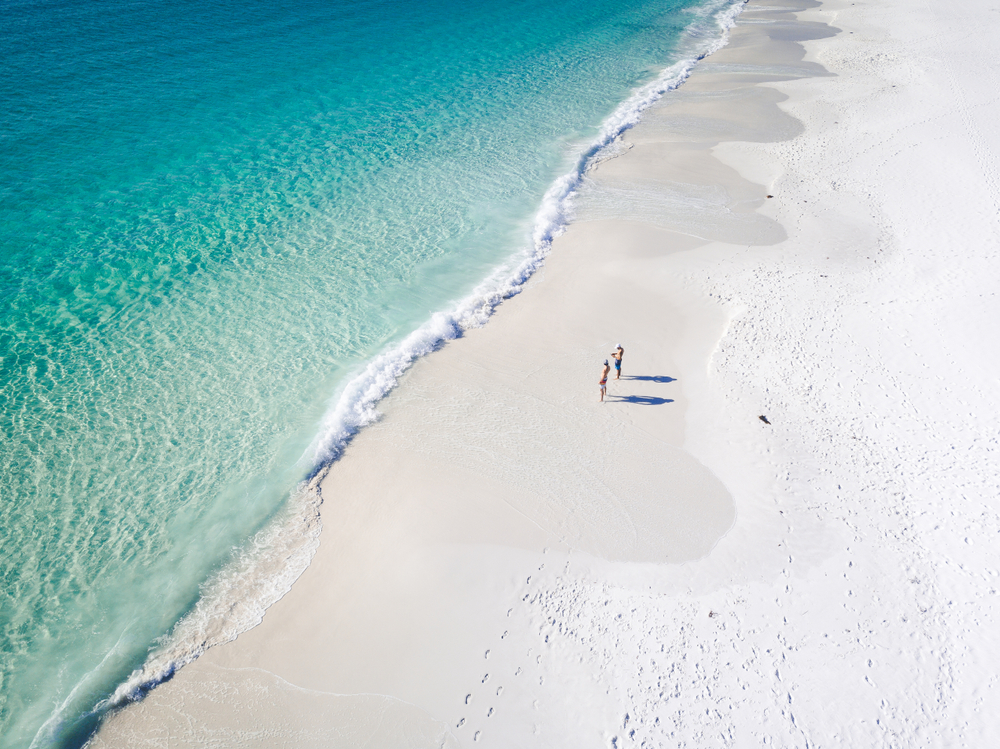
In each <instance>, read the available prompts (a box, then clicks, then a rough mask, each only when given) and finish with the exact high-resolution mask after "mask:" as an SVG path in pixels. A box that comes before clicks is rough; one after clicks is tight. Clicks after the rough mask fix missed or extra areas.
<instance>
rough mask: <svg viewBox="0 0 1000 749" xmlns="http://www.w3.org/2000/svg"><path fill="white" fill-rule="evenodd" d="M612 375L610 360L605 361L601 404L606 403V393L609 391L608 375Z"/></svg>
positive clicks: (602, 372)
mask: <svg viewBox="0 0 1000 749" xmlns="http://www.w3.org/2000/svg"><path fill="white" fill-rule="evenodd" d="M609 374H611V365H610V364H608V360H607V359H605V360H604V369H602V370H601V381H600V383H599V384H600V386H601V403H604V393H605V392H606V391H607V389H608V375H609Z"/></svg>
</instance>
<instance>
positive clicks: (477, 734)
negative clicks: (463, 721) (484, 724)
mask: <svg viewBox="0 0 1000 749" xmlns="http://www.w3.org/2000/svg"><path fill="white" fill-rule="evenodd" d="M481 733H482V731H476V734H475V736H473V737H472V740H473V741H479V735H480V734H481Z"/></svg>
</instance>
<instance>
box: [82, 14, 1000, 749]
mask: <svg viewBox="0 0 1000 749" xmlns="http://www.w3.org/2000/svg"><path fill="white" fill-rule="evenodd" d="M768 6H778V8H784V9H786V10H779V9H778V8H775V9H774V10H768V9H767V8H768ZM790 6H796V7H797V8H798V9H799V10H795V11H790V10H787V9H788V8H789V7H790ZM903 8H904V6H903V5H902V3H901V2H897V1H895V0H894V1H892V2H882V3H879V4H877V5H871V6H863V7H861V8H858V7H856V6H854V5H851V4H848V3H846V2H834V1H831V0H826V1H825V2H823V4H822V6H820V4H819V3H816V2H801V3H753V4H751V5H749V6H747V7H746V9H745V11H744V14H743V16H741V18H740V21H739V22H738V23H737V26H736V27H735V28H734V30H733V32H732V35H731V38H730V43H729V45H728V46H727V47H726V48H724V49H723V50H721V51H720V52H718V53H716V55H715V56H713V57H712V58H710V59H709V60H708V61H706V62H703V63H702V64H701V65H699V66H698V68H697V69H696V70H695V72H694V73H693V74H692V76H691V77H690V78H689V79H688V80H687V82H686V83H685V85H684V87H682V88H681V89H680V90H678V91H676V92H673V94H672V95H671V96H670V97H668V99H664V100H661V101H660V102H659V104H658V105H657V106H655V107H654V108H652V109H651V110H649V112H648V114H647V116H646V117H645V118H644V119H643V121H642V122H641V123H640V124H639V125H638V126H636V127H635V128H634V129H632V130H630V131H629V132H628V133H627V134H626V136H625V139H624V144H623V149H624V151H625V152H624V153H623V154H621V155H620V156H619V157H618V158H614V159H610V160H607V161H602V162H601V163H600V164H599V165H598V166H597V168H596V169H595V170H593V171H592V172H589V173H588V174H587V175H586V177H585V179H586V182H587V184H586V186H585V189H584V191H583V193H582V194H581V196H580V198H579V199H578V204H577V215H576V217H575V220H574V221H573V223H572V224H571V225H570V227H569V229H568V231H567V232H566V233H565V234H564V235H563V236H561V237H559V238H558V239H557V240H556V244H555V248H554V250H553V252H552V254H551V255H550V256H549V258H548V259H547V261H546V264H545V265H544V266H543V267H542V269H541V270H540V271H539V272H538V273H537V274H536V276H535V277H534V278H533V279H532V280H531V281H530V282H529V283H528V285H527V287H526V288H525V289H524V290H523V291H522V293H521V294H520V295H519V298H518V300H517V301H514V302H512V303H511V304H508V305H503V306H502V307H501V308H500V309H499V310H498V312H497V314H496V315H495V316H494V318H493V319H492V320H491V324H490V325H489V326H486V327H484V328H481V329H475V330H472V331H469V333H468V334H467V335H466V336H465V337H463V338H462V339H461V340H459V341H456V342H454V343H453V344H449V345H447V346H445V347H444V348H443V349H441V350H440V351H438V352H437V353H436V355H435V356H434V357H429V358H427V359H423V360H421V361H419V362H418V363H417V364H416V365H415V366H414V367H413V368H412V369H411V370H410V371H409V372H408V373H407V374H406V376H405V382H404V383H403V384H402V387H400V388H399V389H398V390H396V391H395V392H393V393H392V395H390V396H389V397H388V398H387V399H386V400H385V401H384V402H383V404H382V409H383V411H384V415H385V416H384V419H383V420H382V421H380V422H379V423H377V424H375V425H372V426H371V427H369V428H367V429H365V430H364V431H363V432H361V433H360V434H359V435H358V436H357V437H356V438H355V439H354V440H353V441H352V442H351V444H350V445H349V446H348V448H347V451H346V457H345V459H344V460H343V461H341V462H339V463H337V464H336V465H335V466H334V468H333V470H331V471H330V473H329V475H327V476H326V477H325V478H324V480H323V482H322V492H323V496H324V502H325V504H324V507H323V510H322V512H323V514H324V524H325V528H324V531H323V535H322V537H321V539H320V549H319V552H318V553H317V555H316V556H315V558H314V559H313V562H312V564H311V565H310V566H309V568H308V569H307V570H306V572H305V573H304V574H303V575H302V576H301V578H299V580H298V581H297V582H296V583H295V585H294V586H293V588H292V590H291V592H290V593H289V594H287V595H286V596H285V597H284V598H282V599H281V601H279V602H278V603H277V604H275V605H274V606H273V607H272V608H271V609H269V610H268V612H267V615H266V616H265V618H264V621H263V623H262V624H261V625H260V626H258V627H256V628H255V629H252V630H249V631H247V632H245V633H243V634H241V635H240V636H239V638H238V639H237V640H236V641H235V642H233V643H230V644H228V645H223V646H219V647H216V648H213V649H212V650H210V651H208V652H207V653H206V654H205V655H204V656H202V657H201V658H200V659H199V660H198V661H197V662H196V663H194V664H192V665H190V666H187V667H186V668H184V669H183V670H182V671H181V672H180V673H179V674H178V675H177V676H176V677H174V679H172V680H171V681H170V682H168V683H166V684H164V685H163V686H161V687H159V688H157V689H156V690H155V691H153V692H152V693H151V694H150V695H149V696H148V697H147V698H146V699H145V700H144V701H143V702H140V703H137V704H135V705H132V706H130V707H128V708H127V709H124V710H122V711H120V712H118V713H117V714H115V715H113V716H112V717H111V718H110V719H109V720H107V721H106V723H105V725H104V726H103V727H102V729H101V731H100V732H99V733H98V735H97V736H96V737H95V739H94V740H93V741H92V742H91V745H92V746H94V747H103V746H142V745H152V744H153V743H158V742H162V741H163V740H165V739H167V738H169V740H170V742H171V743H172V744H175V745H177V744H179V745H189V746H201V745H204V744H205V743H208V739H211V741H222V742H223V743H224V742H226V741H230V742H236V741H239V742H240V743H242V744H267V745H274V743H275V742H276V741H277V742H279V743H280V742H281V741H285V742H290V743H294V744H295V745H297V746H313V745H315V746H341V745H342V746H352V747H355V746H373V747H374V746H389V745H399V744H400V743H402V742H403V741H406V742H408V743H409V745H413V746H471V745H473V744H474V743H485V744H492V745H495V746H512V745H529V744H530V745H540V746H566V745H577V744H578V745H581V746H582V745H597V744H603V745H611V746H618V747H621V746H625V745H639V744H640V743H642V742H648V743H651V744H652V745H665V744H672V745H693V746H704V745H706V744H708V745H720V746H735V745H739V746H743V745H747V746H750V745H754V746H756V745H760V743H761V742H762V740H764V739H767V740H768V741H769V742H771V743H775V744H778V745H782V746H798V745H802V744H803V743H811V744H828V745H829V744H837V745H840V744H848V745H856V744H871V743H873V742H875V743H878V742H882V743H886V744H890V745H940V746H947V745H949V744H950V745H954V744H955V743H956V742H966V743H976V742H977V741H978V742H979V743H982V742H983V740H984V739H986V738H987V737H988V736H989V735H990V734H991V730H992V728H993V724H994V723H995V718H992V717H991V716H992V715H993V713H992V711H991V710H990V709H989V707H990V706H991V705H993V704H995V702H996V700H997V695H996V679H995V678H994V677H992V676H991V675H990V672H991V670H993V666H994V665H995V664H996V662H997V653H996V652H995V647H994V646H992V645H991V640H992V638H991V636H990V633H991V632H992V631H994V630H995V626H996V621H995V619H996V614H995V609H996V606H995V604H994V603H991V601H995V598H991V596H995V595H996V592H995V590H993V587H992V586H994V582H993V577H995V575H996V569H997V566H998V565H997V561H998V560H997V555H996V553H995V552H993V551H991V543H990V541H991V540H995V534H996V533H998V532H1000V517H998V516H997V514H996V512H995V510H991V509H990V503H989V497H995V496H996V493H997V489H998V487H997V486H996V484H997V479H996V476H997V475H998V472H997V471H996V470H995V469H996V466H997V459H996V457H995V455H996V448H997V446H998V445H997V436H996V431H995V429H993V428H991V426H990V422H989V419H990V414H992V413H994V412H995V406H996V405H997V403H996V402H997V400H1000V398H998V397H997V394H996V388H995V382H994V379H995V378H992V377H991V375H990V374H989V373H990V371H996V370H995V367H994V366H993V365H995V364H998V363H1000V362H997V361H996V359H997V358H998V356H1000V354H997V353H993V352H996V351H1000V347H992V348H990V347H988V346H983V345H982V342H981V338H980V336H981V335H985V334H983V333H981V332H980V330H975V331H974V332H970V331H968V330H966V328H967V327H968V323H967V322H966V321H968V320H973V321H979V322H980V325H979V326H975V327H976V328H982V327H983V326H986V325H988V321H989V320H990V319H992V315H993V314H994V313H995V312H996V311H998V310H997V307H998V306H1000V305H998V302H997V301H996V298H995V292H993V291H991V289H993V288H995V281H996V280H997V279H996V276H997V275H998V272H997V270H996V268H995V265H996V263H995V259H996V251H997V247H996V240H995V236H996V232H995V229H996V228H997V227H996V224H997V217H996V211H995V207H996V200H997V194H996V193H997V190H996V189H995V185H993V183H992V182H990V176H989V175H990V174H991V173H992V172H991V171H990V169H991V168H992V166H995V163H994V162H995V159H993V158H992V153H991V151H990V148H989V144H990V143H994V142H1000V139H998V138H997V137H996V136H997V135H1000V134H998V133H994V132H992V131H991V130H989V128H990V127H995V126H992V125H990V124H989V123H990V121H991V120H990V119H989V118H990V116H991V114H992V113H993V109H996V105H994V104H989V105H988V106H985V105H984V107H983V108H981V109H979V110H970V109H968V107H966V108H965V109H960V108H959V109H960V111H957V112H956V111H955V107H954V99H955V97H956V96H958V94H956V93H955V92H956V88H955V87H954V85H951V84H954V83H955V80H956V79H955V76H956V75H958V73H957V72H956V70H954V69H949V70H946V71H945V72H944V73H941V72H940V71H939V70H938V69H936V68H934V67H933V66H931V65H929V64H922V65H921V64H920V63H921V61H925V60H926V59H927V58H926V55H927V54H928V53H927V50H928V49H929V48H930V47H929V45H930V44H931V42H932V41H934V38H933V37H928V36H926V35H925V32H926V30H927V29H928V28H932V27H935V23H939V24H941V25H942V27H947V28H948V29H950V33H960V32H963V31H964V32H965V33H969V32H968V28H971V27H969V26H968V24H969V22H970V19H971V18H973V16H974V14H973V13H972V11H966V12H967V13H968V14H969V15H968V17H964V16H963V17H958V16H957V15H956V18H955V19H953V20H950V17H949V18H944V17H943V16H935V15H934V13H935V12H936V11H934V10H931V9H929V8H928V9H926V10H922V11H917V10H914V11H912V12H910V13H909V14H908V15H906V14H903V12H902V9H903ZM795 16H797V18H794V17H795ZM793 18H794V20H793ZM942 19H943V20H942ZM890 22H891V24H892V28H893V33H891V34H890V33H889V32H888V31H886V28H887V26H886V25H885V24H887V23H890ZM828 23H833V24H835V25H836V26H837V27H838V28H839V29H840V30H841V31H840V33H839V34H837V35H835V32H834V30H833V28H832V27H831V26H828V25H827V24H828ZM948 23H952V26H950V27H949V26H947V24H948ZM963 24H966V25H965V26H963ZM978 33H982V34H984V35H986V34H987V32H986V31H980V32H978ZM928 40H930V41H928ZM940 43H941V42H940V40H938V41H937V44H940ZM803 45H804V46H803ZM981 48H983V49H987V48H988V46H982V47H981ZM933 49H937V47H933ZM807 50H808V53H807V52H806V51H807ZM964 54H966V55H968V56H969V59H970V60H971V62H972V63H976V62H977V61H978V62H979V63H980V64H981V62H982V60H981V58H977V57H975V55H976V52H975V50H974V49H973V48H972V45H970V49H969V50H967V51H966V52H965V53H964ZM922 55H923V56H922ZM963 62H966V63H969V61H968V60H964V61H963ZM915 65H916V67H914V66H915ZM825 66H829V70H830V71H832V73H834V74H836V77H834V75H830V74H827V73H826V70H827V67H825ZM977 69H978V68H976V67H975V65H973V64H967V67H966V68H965V73H964V74H965V76H966V77H965V78H962V79H960V80H959V82H961V83H963V85H964V86H966V87H974V86H975V85H976V83H975V82H974V81H973V80H972V79H971V78H970V77H968V76H970V75H971V73H970V72H968V71H974V70H977ZM914 70H915V71H916V72H913V71H914ZM949 75H950V76H951V77H950V78H949V77H948V76H949ZM984 80H985V81H986V82H988V80H989V79H988V77H987V78H985V79H984ZM897 87H898V88H899V89H900V90H899V91H898V92H896V93H892V90H893V89H896V88H897ZM990 107H992V109H991V108H990ZM993 121H995V120H993ZM796 123H799V124H796ZM931 125H933V128H932V127H931ZM970 132H972V133H973V136H975V137H971V138H970V135H969V133H970ZM706 136H710V137H706ZM749 136H753V137H749ZM970 142H971V143H972V147H970V146H969V143H970ZM984 143H985V144H987V146H986V147H984V146H983V144H984ZM984 154H985V155H984ZM943 157H947V158H943ZM956 163H958V164H960V165H962V166H963V167H965V168H966V170H965V171H964V172H962V179H961V180H960V179H959V178H957V177H956V176H955V174H954V173H953V172H954V165H955V164H956ZM977 165H978V167H977ZM976 168H978V169H979V170H980V172H979V173H978V174H977V172H976V171H975V170H976ZM929 175H930V176H933V178H934V181H931V179H930V176H929ZM970 175H972V176H970ZM984 175H985V176H984ZM914 184H919V185H922V186H926V189H927V192H929V193H930V194H932V195H933V197H934V200H929V199H924V198H922V197H918V198H917V199H916V200H913V192H914V191H912V190H908V189H907V186H909V185H914ZM991 185H993V187H992V188H991ZM769 195H773V196H774V197H773V198H769V197H768V196H769ZM991 200H992V201H993V202H992V203H991V202H990V201H991ZM938 204H943V205H944V206H945V207H946V208H947V210H948V211H951V212H953V213H955V214H958V215H961V216H962V217H964V218H965V221H963V222H962V224H961V225H960V226H958V227H957V228H956V226H955V223H954V221H951V222H948V221H945V222H938V221H936V220H935V212H936V211H938V210H941V208H940V206H939V205H938ZM977 227H979V228H978V229H977ZM977 231H978V233H977ZM989 232H993V233H992V234H990V233H989ZM991 237H992V238H991ZM966 246H975V247H977V248H979V249H977V250H976V251H973V252H966V253H964V254H963V250H964V248H965V247H966ZM958 312H960V313H961V314H956V313H958ZM619 341H621V342H622V343H623V345H624V346H625V351H626V357H625V364H624V367H623V371H624V373H625V374H624V376H625V378H626V379H625V380H623V381H622V382H619V383H615V382H614V381H612V387H611V388H610V394H611V397H612V399H611V401H610V402H608V403H605V404H598V403H596V400H597V388H596V380H597V374H598V365H599V362H600V360H602V359H603V358H605V357H607V352H608V351H610V350H611V348H612V347H613V346H614V345H615V344H616V343H618V342H619ZM956 371H957V372H961V373H962V380H961V381H956V380H955V379H954V378H953V377H952V378H950V379H948V380H946V381H947V382H948V388H945V387H944V386H942V385H941V384H940V382H941V381H945V378H946V377H948V375H949V374H952V373H953V372H956ZM629 378H631V379H629ZM761 415H764V416H767V417H769V422H770V423H769V424H764V423H763V422H762V421H761V420H760V419H759V416H761ZM956 449H957V450H959V451H960V454H961V455H962V459H961V460H960V461H958V460H956V459H955V457H954V456H955V454H956V453H955V452H954V451H955V450H956ZM943 499H947V502H943V501H942V500H943ZM991 570H992V575H991V574H990V571H991ZM831 706H834V707H835V708H836V709H832V708H831Z"/></svg>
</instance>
